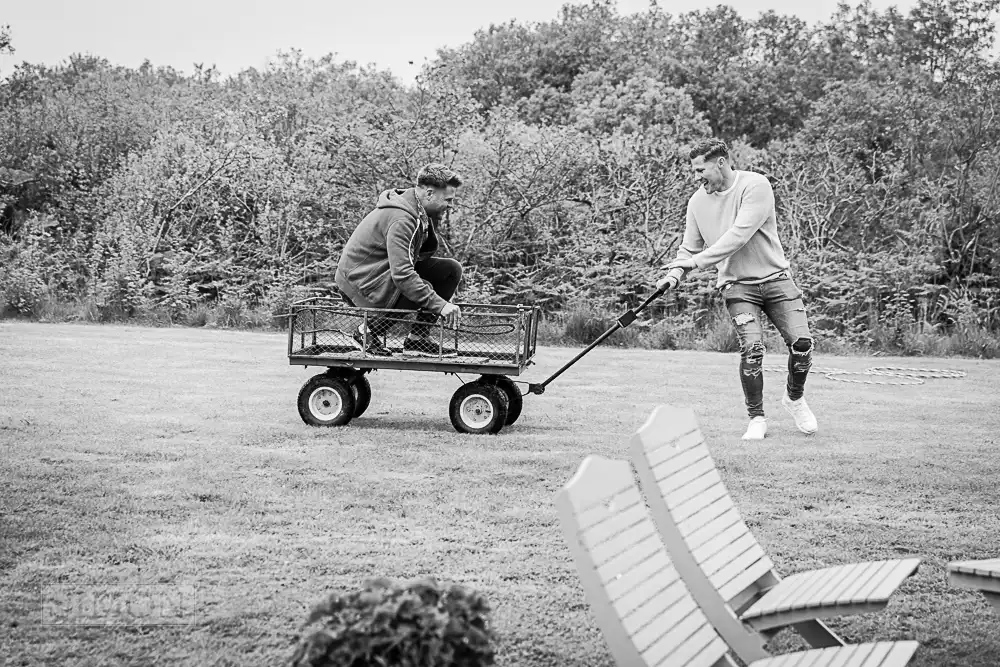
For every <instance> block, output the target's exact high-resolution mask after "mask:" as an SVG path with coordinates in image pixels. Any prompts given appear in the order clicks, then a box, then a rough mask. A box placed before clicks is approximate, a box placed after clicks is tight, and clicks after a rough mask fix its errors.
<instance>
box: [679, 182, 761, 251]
mask: <svg viewBox="0 0 1000 667" xmlns="http://www.w3.org/2000/svg"><path fill="white" fill-rule="evenodd" d="M772 211H774V191H773V190H772V189H771V184H770V183H769V182H768V181H767V180H761V181H759V182H757V183H755V184H754V185H752V186H750V187H749V188H747V189H746V191H745V192H744V193H743V201H741V202H740V211H739V213H737V214H736V222H734V223H733V226H732V227H730V228H729V229H728V230H727V231H726V233H725V234H723V235H722V236H721V237H719V240H718V241H716V242H715V243H713V244H712V245H711V246H709V247H708V248H706V249H705V250H703V251H701V252H699V253H698V254H697V255H694V256H693V257H692V258H691V259H692V260H693V261H694V263H695V265H696V266H697V267H698V268H699V269H704V268H707V267H710V266H712V265H714V264H718V263H719V262H721V261H722V260H724V259H726V258H727V257H730V256H731V255H733V253H735V252H736V251H737V250H739V249H740V248H742V247H743V246H745V245H746V244H747V241H749V240H750V238H751V237H752V236H753V235H754V234H756V233H757V230H758V229H760V228H761V226H763V224H764V222H766V221H767V218H768V216H769V215H770V214H771V212H772Z"/></svg>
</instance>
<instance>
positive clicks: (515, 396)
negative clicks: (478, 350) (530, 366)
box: [479, 375, 524, 426]
mask: <svg viewBox="0 0 1000 667" xmlns="http://www.w3.org/2000/svg"><path fill="white" fill-rule="evenodd" d="M479 381H480V382H483V383H485V384H493V385H495V386H496V387H497V388H498V389H500V390H502V391H503V393H504V394H506V395H507V403H508V407H507V420H506V421H505V422H504V425H506V426H510V425H511V424H513V423H514V422H516V421H517V418H518V417H520V416H521V408H522V407H524V396H522V395H521V391H520V390H519V389H518V388H517V385H516V384H514V381H513V380H511V379H510V378H509V377H507V376H506V375H494V376H487V375H484V376H483V377H481V378H479Z"/></svg>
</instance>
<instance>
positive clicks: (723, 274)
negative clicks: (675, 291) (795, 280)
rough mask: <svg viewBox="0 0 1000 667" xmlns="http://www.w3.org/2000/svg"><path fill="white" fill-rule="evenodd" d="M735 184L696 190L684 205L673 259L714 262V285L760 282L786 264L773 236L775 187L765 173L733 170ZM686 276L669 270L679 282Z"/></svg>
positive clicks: (707, 264)
mask: <svg viewBox="0 0 1000 667" xmlns="http://www.w3.org/2000/svg"><path fill="white" fill-rule="evenodd" d="M734 173H735V174H736V182H735V183H733V185H732V186H731V187H730V188H729V189H728V190H725V191H723V192H716V193H711V194H710V193H708V192H706V191H705V189H704V188H698V191H697V192H695V193H694V194H693V195H692V196H691V199H690V200H688V205H687V221H686V223H685V227H684V240H683V241H682V242H681V245H680V248H678V249H677V259H688V258H692V259H694V261H695V264H696V265H697V266H698V268H699V269H706V268H708V267H710V266H715V265H717V270H718V281H717V283H716V286H717V287H722V286H723V285H726V284H727V283H732V282H740V283H750V284H753V283H760V282H764V281H766V280H768V279H770V278H772V277H774V276H775V275H776V274H778V273H781V272H782V271H786V270H788V268H789V263H788V260H787V259H786V258H785V251H784V249H783V248H782V247H781V240H780V239H779V238H778V225H777V220H776V218H775V213H774V191H773V190H772V189H771V183H770V182H769V181H768V180H767V178H766V177H764V176H762V175H761V174H757V173H754V172H750V171H735V172H734ZM686 274H687V272H686V271H684V270H683V269H673V270H671V271H670V272H669V275H673V276H675V277H676V278H677V279H678V280H681V279H683V277H684V276H685V275H686Z"/></svg>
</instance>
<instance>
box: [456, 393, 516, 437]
mask: <svg viewBox="0 0 1000 667" xmlns="http://www.w3.org/2000/svg"><path fill="white" fill-rule="evenodd" d="M507 405H508V404H507V394H506V392H504V391H503V390H501V389H500V388H498V387H496V386H494V385H492V384H487V383H485V382H480V381H478V380H477V381H476V382H469V383H468V384H463V385H462V386H461V387H459V388H458V390H457V391H456V392H455V393H454V395H452V397H451V403H450V404H449V406H448V416H449V417H451V424H452V426H454V427H455V430H456V431H458V432H459V433H473V434H481V433H499V432H500V429H502V428H503V427H504V423H505V422H506V420H507Z"/></svg>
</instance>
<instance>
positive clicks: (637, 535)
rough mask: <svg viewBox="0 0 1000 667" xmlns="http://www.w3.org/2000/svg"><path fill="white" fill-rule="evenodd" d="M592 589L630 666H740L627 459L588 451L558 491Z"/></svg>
mask: <svg viewBox="0 0 1000 667" xmlns="http://www.w3.org/2000/svg"><path fill="white" fill-rule="evenodd" d="M555 503H556V507H557V510H558V513H559V519H560V523H561V524H562V527H563V532H564V534H565V536H566V540H567V542H568V543H569V548H570V551H571V552H572V554H573V559H574V560H575V562H576V567H577V570H578V572H579V574H580V579H581V581H582V583H583V589H584V591H585V593H586V595H587V599H588V601H589V602H590V605H591V608H592V610H593V612H594V616H595V618H596V619H597V623H598V625H599V627H600V630H601V632H602V633H603V635H604V638H605V641H606V642H607V644H608V648H609V650H610V652H611V655H612V656H613V657H614V659H615V661H616V663H617V664H618V665H619V666H620V667H640V666H643V665H649V666H657V667H713V666H715V667H734V666H735V664H736V663H735V662H734V661H733V659H732V658H731V657H730V655H729V647H728V646H727V645H726V642H725V641H724V640H723V638H722V637H721V636H720V635H719V634H718V633H717V632H716V630H715V628H714V627H713V626H712V624H711V623H710V622H709V620H708V617H707V616H705V614H704V613H703V612H702V610H701V609H700V608H699V607H698V605H697V603H696V602H695V600H694V598H693V597H691V593H690V592H689V591H688V588H687V587H686V586H685V585H684V581H683V580H682V579H681V577H680V575H679V574H678V572H677V570H676V569H675V568H674V566H673V564H672V563H671V562H670V557H669V555H668V553H667V550H666V549H665V548H664V546H663V542H662V541H661V540H660V537H659V535H657V532H656V527H655V526H654V525H653V522H652V520H651V519H650V516H649V514H648V512H647V511H646V506H645V504H644V503H643V499H642V495H641V494H640V492H639V487H638V486H637V485H636V483H635V480H634V479H633V478H632V469H631V467H630V466H629V464H628V462H627V461H616V460H611V459H606V458H603V457H600V456H588V457H587V458H586V459H585V460H584V461H583V463H582V464H581V465H580V467H579V469H578V470H577V472H576V474H575V475H574V476H573V478H572V479H571V480H570V481H569V482H568V483H567V484H566V485H565V486H563V488H562V489H561V490H560V491H559V492H558V493H557V494H556V499H555ZM917 647H918V643H917V642H915V641H901V642H875V643H867V644H857V645H853V646H838V647H832V648H822V649H812V650H808V651H800V652H797V653H789V654H785V655H781V656H776V657H770V656H768V657H765V658H763V659H761V660H755V661H748V662H749V667H793V666H794V667H806V666H810V665H812V666H817V667H818V666H820V665H823V666H826V667H829V666H830V665H837V666H838V667H876V666H877V667H898V666H901V665H906V664H907V663H908V662H909V661H910V658H911V657H912V656H913V653H914V652H915V651H916V650H917Z"/></svg>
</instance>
